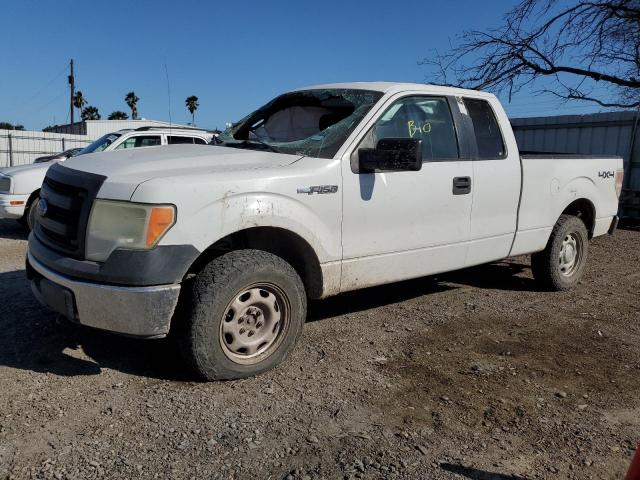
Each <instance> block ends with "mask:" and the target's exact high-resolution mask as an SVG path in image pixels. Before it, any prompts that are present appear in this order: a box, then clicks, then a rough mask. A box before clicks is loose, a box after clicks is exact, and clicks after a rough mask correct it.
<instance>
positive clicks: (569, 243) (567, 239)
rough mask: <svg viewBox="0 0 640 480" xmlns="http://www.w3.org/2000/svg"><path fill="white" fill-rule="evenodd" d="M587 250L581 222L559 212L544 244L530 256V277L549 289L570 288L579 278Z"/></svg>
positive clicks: (585, 234)
mask: <svg viewBox="0 0 640 480" xmlns="http://www.w3.org/2000/svg"><path fill="white" fill-rule="evenodd" d="M588 253H589V235H588V233H587V228H586V227H585V225H584V222H583V221H582V220H581V219H579V218H578V217H574V216H572V215H561V216H560V218H559V219H558V221H557V222H556V224H555V226H554V227H553V231H552V232H551V237H550V238H549V241H548V243H547V247H546V248H545V249H544V250H543V251H541V252H537V253H534V254H532V255H531V269H532V271H533V277H534V278H535V279H536V281H538V282H539V283H540V284H541V285H543V286H544V287H545V288H547V289H549V290H555V291H562V290H569V289H571V288H573V287H574V286H575V285H576V284H577V283H578V282H579V281H580V279H581V278H582V276H583V274H584V268H585V265H586V262H587V256H588Z"/></svg>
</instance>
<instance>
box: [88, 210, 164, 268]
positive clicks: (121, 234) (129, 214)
mask: <svg viewBox="0 0 640 480" xmlns="http://www.w3.org/2000/svg"><path fill="white" fill-rule="evenodd" d="M175 222H176V208H175V207H174V206H173V205H147V204H142V203H131V202H115V201H110V200H96V201H95V202H94V204H93V208H92V209H91V215H90V217H89V226H88V228H87V241H86V257H87V260H94V261H96V262H104V261H105V260H106V259H107V258H109V255H111V252H113V251H114V250H115V249H116V248H126V249H130V250H149V249H151V248H153V247H155V246H156V244H157V243H158V242H159V241H160V239H161V238H162V237H163V236H164V234H165V233H167V232H168V231H169V229H170V228H171V227H172V226H173V225H174V224H175Z"/></svg>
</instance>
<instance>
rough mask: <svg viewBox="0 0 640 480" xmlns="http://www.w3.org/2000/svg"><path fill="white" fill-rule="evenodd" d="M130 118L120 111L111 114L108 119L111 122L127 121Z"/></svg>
mask: <svg viewBox="0 0 640 480" xmlns="http://www.w3.org/2000/svg"><path fill="white" fill-rule="evenodd" d="M128 118H129V115H127V114H126V113H125V112H121V111H120V110H116V111H115V112H111V113H110V114H109V117H108V119H109V120H127V119H128Z"/></svg>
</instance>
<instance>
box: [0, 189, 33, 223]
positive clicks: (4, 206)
mask: <svg viewBox="0 0 640 480" xmlns="http://www.w3.org/2000/svg"><path fill="white" fill-rule="evenodd" d="M28 200H29V195H14V194H10V193H0V218H22V216H23V215H24V209H25V207H26V205H27V201H28Z"/></svg>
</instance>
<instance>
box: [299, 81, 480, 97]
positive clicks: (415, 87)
mask: <svg viewBox="0 0 640 480" xmlns="http://www.w3.org/2000/svg"><path fill="white" fill-rule="evenodd" d="M341 88H344V89H352V90H374V91H378V92H383V93H397V92H403V91H424V92H430V93H440V94H441V95H452V94H453V95H456V94H457V95H469V94H473V95H474V96H479V97H492V96H493V94H491V93H488V92H482V91H480V90H468V89H464V88H456V87H445V86H442V85H430V84H427V83H403V82H345V83H325V84H321V85H311V86H308V87H303V88H296V89H294V90H292V91H294V92H297V91H301V90H325V89H341Z"/></svg>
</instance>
